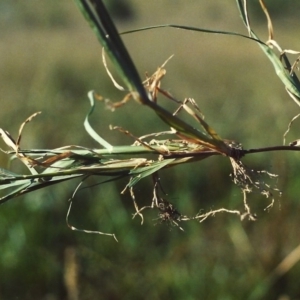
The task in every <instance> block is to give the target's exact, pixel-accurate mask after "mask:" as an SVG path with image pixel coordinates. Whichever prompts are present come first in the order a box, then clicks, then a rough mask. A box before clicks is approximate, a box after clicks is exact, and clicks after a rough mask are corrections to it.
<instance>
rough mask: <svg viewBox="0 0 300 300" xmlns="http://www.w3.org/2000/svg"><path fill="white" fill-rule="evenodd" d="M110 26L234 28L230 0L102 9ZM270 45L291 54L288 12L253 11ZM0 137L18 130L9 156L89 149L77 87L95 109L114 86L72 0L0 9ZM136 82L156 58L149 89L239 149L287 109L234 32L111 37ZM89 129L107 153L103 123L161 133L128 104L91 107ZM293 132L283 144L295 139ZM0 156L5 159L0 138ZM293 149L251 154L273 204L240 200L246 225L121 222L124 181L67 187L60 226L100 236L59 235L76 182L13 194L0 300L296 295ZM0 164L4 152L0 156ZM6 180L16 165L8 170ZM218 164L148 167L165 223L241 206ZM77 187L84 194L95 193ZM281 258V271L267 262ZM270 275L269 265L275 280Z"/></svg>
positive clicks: (0, 3)
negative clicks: (190, 103)
mask: <svg viewBox="0 0 300 300" xmlns="http://www.w3.org/2000/svg"><path fill="white" fill-rule="evenodd" d="M106 3H107V4H108V6H109V9H110V11H111V13H112V16H113V17H114V20H115V21H116V24H117V27H118V29H119V31H125V30H129V29H133V28H138V27H142V26H149V25H156V24H162V23H175V24H181V25H190V26H198V27H204V28H209V29H220V30H232V31H238V32H242V33H246V30H245V29H244V27H243V25H242V22H241V20H240V18H239V15H238V11H237V8H236V5H235V2H234V1H230V2H229V1H221V0H218V1H204V0H202V1H199V0H198V1H192V0H190V1H186V0H163V1H157V0H153V1H140V0H126V1H125V0H124V1H117V0H115V1H112V0H111V1H106ZM250 4H251V5H250V6H251V7H250V12H251V16H252V25H253V26H254V28H255V31H256V32H257V33H258V34H259V35H260V37H261V38H262V39H263V40H264V39H267V30H266V23H265V19H264V16H263V14H262V13H261V11H260V9H259V6H258V4H257V3H256V2H255V3H250ZM266 4H267V5H268V6H269V8H270V12H271V16H272V17H273V22H274V27H275V39H276V40H277V41H278V42H279V43H280V45H281V46H282V47H283V48H288V49H296V50H297V48H298V49H299V30H298V28H299V17H298V16H299V9H300V3H295V1H271V0H269V1H266ZM0 36H1V39H0V57H1V59H0V100H1V109H0V120H1V122H0V127H1V128H3V129H5V130H8V131H9V132H10V133H11V134H12V135H13V136H14V137H15V136H16V135H17V132H18V128H19V126H20V124H21V123H22V122H23V121H24V120H25V119H26V118H27V117H28V116H29V115H30V114H32V113H34V112H36V111H42V114H41V115H40V116H38V117H37V118H35V119H34V120H33V121H32V122H31V123H30V124H28V126H27V127H26V128H25V131H24V133H23V139H22V144H21V147H22V148H31V149H33V148H56V147H61V146H65V145H72V144H76V145H81V146H85V147H90V148H93V147H98V145H97V144H96V143H95V142H94V141H93V140H92V139H91V138H90V137H89V136H88V135H87V133H86V132H85V130H84V128H83V120H84V118H85V115H86V113H87V111H88V110H89V103H88V100H87V97H86V94H87V92H88V91H90V90H91V89H95V90H96V91H97V92H99V93H100V94H102V95H103V96H105V97H108V98H110V99H111V100H120V99H122V97H123V96H124V94H122V93H120V92H118V91H116V90H115V89H114V87H113V85H112V83H111V82H110V80H109V79H108V76H107V75H106V72H105V70H104V67H103V65H102V62H101V47H100V45H99V44H98V42H97V40H96V38H95V36H94V34H93V32H92V31H91V30H90V28H89V27H88V25H87V23H86V22H85V20H84V19H83V17H82V16H81V15H80V13H79V11H78V10H77V8H76V6H75V4H74V3H73V2H72V1H67V0H51V1H38V0H29V1H5V0H0ZM123 40H124V42H125V44H126V46H127V47H128V49H129V52H130V53H131V55H132V58H133V60H134V62H135V63H136V66H137V68H138V70H139V72H140V74H141V75H142V76H144V74H145V72H148V73H149V74H151V73H152V72H154V71H155V70H156V68H157V67H158V66H160V65H161V64H162V63H163V62H164V61H165V60H166V59H167V58H168V57H169V56H170V55H172V54H174V55H175V56H174V57H173V58H172V60H171V61H170V62H169V63H168V64H167V67H166V68H167V76H166V77H165V78H164V80H163V88H165V89H166V90H168V91H170V92H171V93H172V94H173V95H175V96H176V97H177V98H179V99H184V98H185V97H193V98H195V100H196V101H197V103H198V104H199V106H200V108H201V110H202V111H203V113H204V114H205V116H206V120H207V122H208V123H209V124H210V125H212V126H213V127H214V128H215V129H216V130H217V132H218V133H219V134H220V135H221V136H222V137H224V138H228V139H234V140H236V141H238V142H241V143H242V144H243V146H244V148H255V147H261V146H271V145H280V144H282V135H283V133H284V132H285V130H286V128H287V125H288V123H289V121H290V119H291V118H292V117H293V116H294V115H295V114H297V113H298V112H299V110H298V107H297V106H296V105H295V104H294V103H293V101H292V100H291V99H290V98H289V97H288V95H287V94H286V92H285V90H284V88H283V86H282V84H281V83H280V81H279V80H278V78H277V77H276V75H275V74H274V71H273V68H272V66H271V64H270V63H269V61H268V60H267V58H266V57H265V56H264V55H263V53H262V52H261V51H260V49H259V47H258V46H257V45H256V44H255V43H253V42H251V41H247V40H244V39H241V38H237V37H229V36H217V35H210V34H201V33H193V32H184V31H180V30H174V29H159V30H158V29H157V30H152V31H147V32H141V33H135V34H131V35H126V36H124V37H123ZM91 122H92V124H93V126H94V128H95V129H96V130H97V131H98V132H99V133H100V134H101V135H102V136H103V137H104V138H105V139H106V140H107V141H108V142H110V143H111V144H114V145H122V144H124V143H126V144H128V143H132V142H133V141H132V140H131V139H130V138H129V137H125V136H124V135H123V134H121V133H119V132H117V131H110V130H109V129H108V126H109V125H110V124H112V125H118V126H122V127H123V128H126V129H128V130H130V132H132V133H133V134H135V135H137V136H138V135H142V134H146V133H150V132H154V131H162V130H167V129H168V128H167V127H166V126H165V125H164V124H163V123H162V122H161V121H160V120H158V119H157V118H156V117H155V115H154V114H153V113H152V112H149V111H148V109H147V108H145V107H142V106H138V105H137V104H136V103H134V102H132V103H129V104H128V105H126V106H125V107H123V108H121V109H119V110H117V111H115V112H114V113H112V112H110V111H108V110H106V109H105V108H104V106H103V105H101V104H98V106H97V108H96V111H95V113H94V115H93V116H92V118H91ZM298 126H299V121H296V122H295V124H294V126H293V128H292V130H291V132H290V134H289V135H288V142H289V141H291V140H293V139H296V138H299V135H298V130H297V128H298ZM1 147H2V148H5V145H4V143H2V142H1ZM298 156H299V154H297V153H279V152H278V153H265V154H255V155H253V156H251V157H247V158H246V159H245V162H246V164H248V165H249V166H251V167H252V168H256V169H267V170H269V171H270V172H273V173H278V174H280V177H279V179H278V181H277V185H278V187H279V188H280V189H282V190H283V196H282V197H281V198H280V199H276V201H275V204H274V207H273V209H271V210H270V211H268V212H266V211H264V208H265V207H266V206H267V205H268V204H269V202H268V200H266V199H264V198H263V197H262V196H261V195H259V194H256V193H253V194H251V195H250V196H249V204H250V205H251V206H252V207H253V212H255V213H256V214H257V215H258V220H257V221H256V222H250V221H247V220H245V221H243V222H241V221H240V220H239V218H237V217H236V216H234V215H228V214H220V215H216V216H215V217H213V218H210V219H208V220H206V221H205V222H203V223H201V224H199V223H197V222H187V223H183V224H182V225H181V226H182V227H183V228H184V230H185V231H184V232H182V231H180V230H178V229H177V228H175V227H170V226H168V225H167V224H160V223H159V222H158V221H157V218H158V216H157V212H154V211H147V212H146V213H145V218H146V219H145V223H144V224H143V225H142V226H141V225H140V219H138V218H135V219H133V220H132V214H133V213H134V207H133V205H132V200H131V199H130V197H129V195H128V194H125V195H120V192H121V191H122V189H123V187H124V186H125V185H126V183H127V181H126V180H121V181H119V182H117V183H110V184H106V185H101V186H95V187H93V188H89V189H85V190H82V191H81V192H79V193H78V194H77V196H76V198H75V203H74V209H73V211H72V213H71V217H70V221H71V223H72V225H74V226H77V227H79V228H84V229H89V230H100V231H104V232H113V233H115V234H116V235H117V238H118V240H119V243H116V242H115V241H114V239H113V238H111V237H106V236H98V235H89V234H85V233H80V232H74V231H71V230H70V229H69V228H68V227H67V225H66V223H65V216H66V212H67V209H68V201H67V200H68V198H69V197H70V196H71V194H72V192H73V190H74V188H75V187H76V185H77V183H78V181H76V180H74V181H73V182H72V181H70V182H65V183H61V184H59V185H57V186H53V187H50V188H47V189H45V190H41V191H37V192H34V193H30V194H28V195H26V196H23V197H20V198H17V199H13V200H11V201H9V202H7V203H6V204H4V205H2V206H1V207H0V251H1V255H0V274H1V275H0V299H9V300H10V299H44V300H56V299H67V300H76V299H151V300H152V299H280V300H282V299H300V287H299V277H300V266H299V263H298V259H299V258H300V255H299V249H298V248H297V247H298V246H299V242H300V226H299V209H298V207H299V203H298V200H299V199H298V198H299V193H300V192H299V184H300V182H299V177H297V167H298V164H297V161H298V159H299V158H298ZM0 163H1V167H4V168H7V167H8V157H7V156H6V155H5V154H3V153H0ZM12 168H13V170H15V171H18V170H23V169H20V165H19V163H17V162H16V163H13V164H12ZM230 171H231V169H230V165H229V162H228V161H227V160H226V159H224V158H222V157H212V158H210V159H208V160H206V161H203V162H199V163H196V164H190V165H184V166H179V167H177V168H173V169H172V170H165V171H163V172H161V180H162V184H163V186H164V188H165V190H166V191H167V193H168V200H169V201H171V202H172V203H173V204H174V205H175V206H176V207H177V208H178V210H179V211H180V212H182V213H183V214H187V215H193V214H196V213H197V212H199V211H200V210H201V211H209V210H210V209H217V208H221V207H226V208H231V209H242V207H243V205H242V194H241V192H240V190H239V189H238V188H237V187H235V186H234V185H233V184H232V183H231V179H230V177H229V173H230ZM101 180H103V178H100V179H99V178H93V179H91V180H90V181H89V182H88V183H87V185H92V184H95V183H98V182H100V181H101ZM136 198H137V201H138V202H139V204H140V205H143V204H146V203H150V202H151V199H152V190H151V179H150V178H149V179H144V180H143V181H142V182H141V183H140V184H139V185H138V186H137V188H136ZM292 251H294V253H295V255H294V261H293V262H292V263H291V265H288V264H283V265H282V267H281V268H277V266H278V265H279V264H280V263H281V262H282V261H283V260H284V259H285V258H286V257H287V256H288V255H289V254H290V253H291V252H292ZM276 268H277V269H276Z"/></svg>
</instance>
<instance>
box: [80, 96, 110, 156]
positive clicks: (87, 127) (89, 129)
mask: <svg viewBox="0 0 300 300" xmlns="http://www.w3.org/2000/svg"><path fill="white" fill-rule="evenodd" d="M88 98H89V100H90V104H91V109H90V111H89V113H88V114H87V116H86V118H85V120H84V123H83V124H84V128H85V130H86V131H87V133H88V134H89V135H90V136H91V137H92V138H93V139H94V140H95V141H96V142H98V143H99V144H100V145H101V146H103V147H104V148H106V149H108V150H109V151H112V149H113V146H112V145H111V144H109V143H108V142H106V141H105V140H104V139H103V138H102V137H100V136H99V135H98V133H97V132H96V131H95V130H94V129H93V128H92V126H91V125H90V123H89V116H90V115H91V114H92V113H93V111H94V108H95V100H94V91H90V92H89V93H88Z"/></svg>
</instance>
